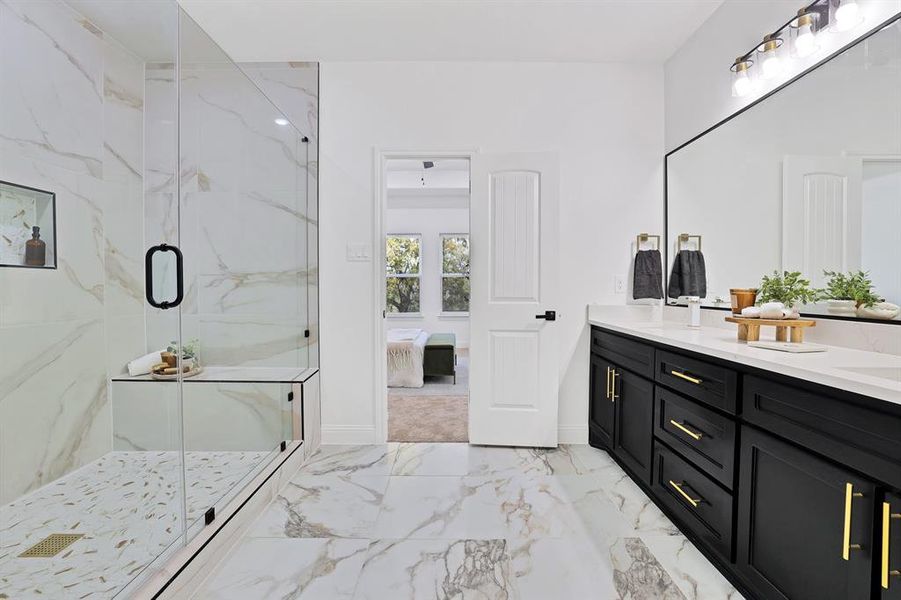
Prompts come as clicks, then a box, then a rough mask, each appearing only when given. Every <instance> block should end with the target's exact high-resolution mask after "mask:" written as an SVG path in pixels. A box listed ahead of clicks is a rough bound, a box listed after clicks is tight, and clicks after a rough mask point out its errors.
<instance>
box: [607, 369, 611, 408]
mask: <svg viewBox="0 0 901 600" xmlns="http://www.w3.org/2000/svg"><path fill="white" fill-rule="evenodd" d="M610 371H611V369H610V367H607V400H610Z"/></svg>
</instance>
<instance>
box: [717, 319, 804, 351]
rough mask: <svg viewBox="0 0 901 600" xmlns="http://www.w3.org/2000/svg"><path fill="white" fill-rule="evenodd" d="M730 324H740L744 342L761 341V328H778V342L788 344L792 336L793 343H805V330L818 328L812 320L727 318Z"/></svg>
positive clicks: (740, 333)
mask: <svg viewBox="0 0 901 600" xmlns="http://www.w3.org/2000/svg"><path fill="white" fill-rule="evenodd" d="M726 321H728V322H729V323H738V339H739V340H741V341H743V342H757V341H760V326H761V325H763V326H769V327H775V328H776V341H777V342H787V341H788V340H789V336H791V341H792V343H795V344H800V343H801V342H803V341H804V330H805V329H806V328H808V327H816V325H817V322H816V321H812V320H810V319H749V318H747V317H726Z"/></svg>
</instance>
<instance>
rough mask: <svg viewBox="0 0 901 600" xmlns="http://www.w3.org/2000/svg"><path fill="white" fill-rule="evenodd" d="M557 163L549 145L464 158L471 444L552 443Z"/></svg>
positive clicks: (555, 371)
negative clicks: (537, 150)
mask: <svg viewBox="0 0 901 600" xmlns="http://www.w3.org/2000/svg"><path fill="white" fill-rule="evenodd" d="M557 169H558V167H557V156H556V155H555V154H510V155H480V156H476V157H474V158H473V161H472V202H471V208H470V214H471V219H472V224H471V237H472V291H471V299H470V325H471V332H472V333H471V343H470V346H471V347H470V359H471V360H470V365H471V366H470V370H471V373H470V377H471V386H470V411H469V439H470V442H472V443H474V444H488V445H508V446H541V447H553V446H556V445H557V387H558V372H559V366H558V358H557V351H556V343H557V339H556V325H555V323H554V317H555V316H556V315H555V314H547V315H546V314H545V313H546V311H556V309H557V306H556V300H557V282H556V273H557V268H558V265H557V260H558V258H557V236H558V231H557V187H558V183H557ZM536 317H538V318H536Z"/></svg>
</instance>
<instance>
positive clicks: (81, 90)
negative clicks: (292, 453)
mask: <svg viewBox="0 0 901 600" xmlns="http://www.w3.org/2000/svg"><path fill="white" fill-rule="evenodd" d="M317 97H318V67H317V65H315V64H311V63H291V64H269V63H267V64H240V65H237V64H235V63H233V62H232V61H231V60H230V59H229V58H228V56H227V55H225V53H223V51H222V50H221V49H219V47H218V46H217V45H216V44H215V43H213V42H212V41H211V40H210V38H209V37H208V36H207V35H206V34H205V33H204V32H203V31H202V30H201V29H200V28H199V27H198V26H197V25H196V24H195V23H194V22H193V21H192V20H191V19H190V18H189V17H188V16H187V15H186V14H185V13H184V12H183V11H182V10H181V9H180V8H179V7H178V5H177V4H176V3H175V2H174V1H171V2H170V1H168V0H165V1H161V0H118V1H111V0H70V1H68V2H64V1H61V0H30V1H22V0H0V182H3V185H2V186H0V258H2V260H0V598H15V599H17V600H19V599H24V598H33V597H41V598H54V599H59V598H70V597H71V598H84V597H89V598H110V597H114V596H116V595H123V592H125V593H127V592H129V591H130V590H132V589H134V588H135V587H136V586H137V585H138V584H139V583H140V582H141V581H142V580H145V579H146V577H147V575H148V574H149V573H152V572H153V571H154V569H155V568H156V567H158V566H159V565H160V564H161V563H162V562H163V561H164V560H165V559H166V558H167V557H168V556H169V555H170V554H171V553H172V552H173V551H174V550H176V549H178V548H180V547H181V546H183V545H184V544H186V543H187V542H189V541H190V539H192V537H193V536H194V535H196V534H197V533H198V532H199V531H200V530H202V528H203V527H204V524H205V522H206V521H207V520H208V519H209V518H211V517H212V516H213V515H214V513H215V511H216V510H221V507H223V506H224V505H225V504H226V503H227V502H229V501H230V500H231V499H232V498H233V497H234V496H235V494H236V493H238V491H240V490H241V489H242V488H244V487H245V486H246V485H247V483H248V482H249V481H251V479H252V478H253V477H254V476H255V475H256V474H257V473H259V472H260V470H261V469H263V468H264V467H265V466H266V465H267V464H268V463H270V462H271V461H272V459H273V458H274V457H275V456H277V455H278V453H279V452H280V450H281V447H282V442H283V441H290V440H295V439H299V437H300V432H299V431H297V427H296V414H294V412H293V411H292V404H291V402H290V399H291V396H290V392H291V390H292V385H293V384H294V383H295V382H297V381H299V380H302V379H303V378H304V377H305V376H306V375H307V374H309V372H310V369H311V368H315V367H316V366H317V365H318V358H317V357H318V350H317V336H318V322H317V321H318V317H317V298H318V293H317V285H316V273H317V268H316V267H317V262H318V260H317V254H316V248H317V240H318V235H317V187H316V156H317V150H316V148H317V133H318V132H317V113H318V100H317ZM35 226H38V230H39V231H38V232H37V234H38V237H35V232H34V228H35ZM38 239H39V240H40V241H41V242H44V246H40V243H39V242H38V241H37V240H38ZM29 243H30V246H28V244H29ZM161 245H165V246H166V248H178V249H180V254H181V259H180V260H178V261H175V260H168V259H167V257H166V256H163V255H162V254H161V255H159V256H157V255H151V256H150V259H149V262H148V263H147V265H149V268H145V260H146V259H147V251H148V249H149V248H152V247H159V246H161ZM38 250H40V251H42V252H43V254H41V253H40V252H38ZM166 254H171V256H172V257H174V256H175V255H176V252H174V251H171V252H168V253H166ZM42 257H43V258H42ZM50 257H52V260H53V263H52V264H51V263H50V260H51V258H50ZM41 260H43V261H44V262H43V263H41V264H38V263H39V262H40V261H41ZM179 279H180V281H181V285H178V282H179ZM179 289H180V290H181V293H180V294H179V293H177V291H178V290H179ZM148 296H149V298H148ZM177 296H180V297H177ZM157 306H161V308H158V307H157ZM158 351H162V352H165V353H166V354H165V356H163V355H161V356H160V358H161V359H162V362H163V363H165V362H166V361H167V360H168V361H170V362H172V361H173V360H174V361H175V362H174V363H173V364H170V365H163V366H158V365H156V364H154V365H152V366H153V370H152V372H150V373H147V372H144V371H146V369H138V370H137V371H136V372H133V373H129V370H128V369H127V364H128V363H129V362H130V361H132V360H134V359H136V358H138V357H142V356H145V355H147V354H148V353H156V352H158ZM152 362H158V361H152Z"/></svg>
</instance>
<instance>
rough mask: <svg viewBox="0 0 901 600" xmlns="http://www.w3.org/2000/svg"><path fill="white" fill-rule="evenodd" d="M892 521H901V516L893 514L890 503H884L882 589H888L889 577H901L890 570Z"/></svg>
mask: <svg viewBox="0 0 901 600" xmlns="http://www.w3.org/2000/svg"><path fill="white" fill-rule="evenodd" d="M892 519H901V514H899V513H892V507H891V505H890V504H889V503H888V502H883V503H882V568H881V571H882V577H881V579H882V581H881V584H882V589H884V590H887V589H888V582H889V577H901V571H897V570H896V571H890V570H889V547H890V546H891V540H890V539H889V537H890V536H891V532H892V527H891V522H892Z"/></svg>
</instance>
